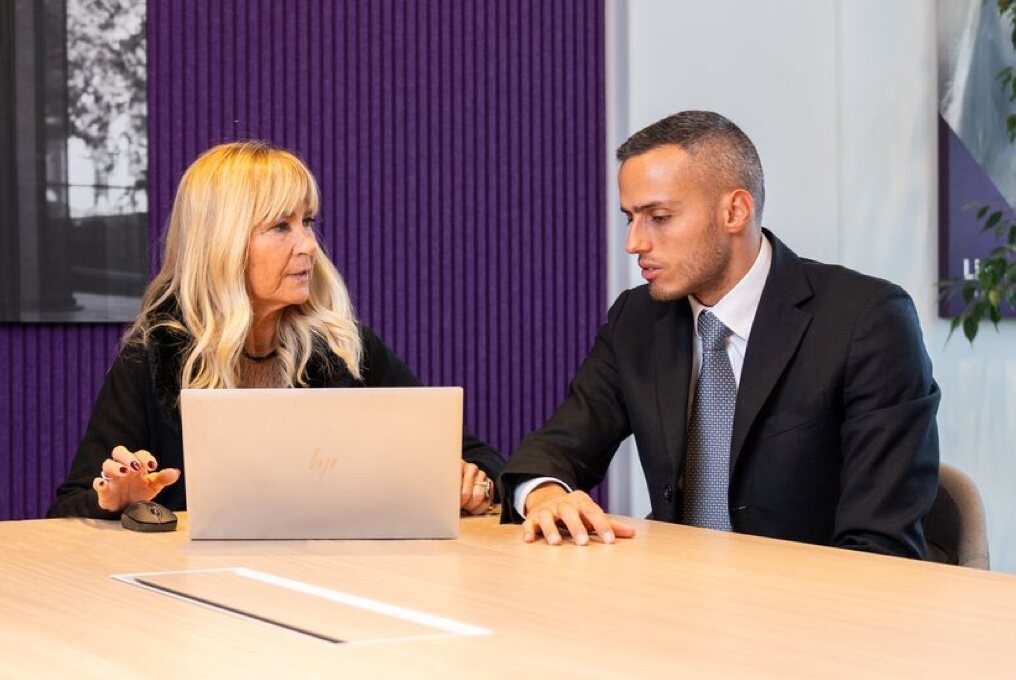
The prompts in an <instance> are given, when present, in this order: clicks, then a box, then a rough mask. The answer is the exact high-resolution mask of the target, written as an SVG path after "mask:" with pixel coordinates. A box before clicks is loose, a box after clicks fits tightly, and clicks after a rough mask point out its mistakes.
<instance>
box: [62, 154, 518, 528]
mask: <svg viewBox="0 0 1016 680" xmlns="http://www.w3.org/2000/svg"><path fill="white" fill-rule="evenodd" d="M317 210H318V189H317V184H316V182H315V181H314V177H313V176H312V175H311V173H310V171H309V170H308V169H307V167H306V165H304V164H303V162H302V161H300V160H299V159H298V158H297V157H296V156H294V155H293V154H291V153H289V152H287V151H284V150H281V149H277V148H274V147H272V146H269V145H268V144H265V143H262V142H236V143H231V144H222V145H220V146H216V147H214V148H212V149H210V150H208V151H207V152H205V153H204V154H203V155H202V156H201V157H200V158H198V159H197V160H196V161H195V162H194V163H193V164H192V165H191V166H190V168H188V169H187V171H186V172H185V173H184V175H183V178H182V179H181V181H180V187H179V189H178V190H177V194H176V198H175V200H174V203H173V210H172V213H171V215H170V220H169V230H168V232H167V235H166V252H165V258H164V261H163V265H162V269H161V270H160V271H159V273H158V275H156V277H155V279H154V280H153V281H152V283H151V284H150V285H149V286H148V289H147V291H146V292H145V296H144V299H143V301H142V305H141V312H140V313H139V314H138V317H137V319H136V320H135V321H134V324H133V325H132V326H131V328H130V329H129V330H128V331H127V334H126V335H125V338H124V343H123V346H122V349H121V351H120V354H119V356H118V357H117V359H116V361H115V362H114V363H113V366H112V368H111V369H110V371H109V373H108V375H107V376H106V381H105V384H104V385H103V387H102V390H101V391H100V392H99V396H98V399H97V400H96V403H95V407H94V409H93V411H92V416H91V419H90V421H89V424H88V429H87V430H86V432H85V436H84V438H83V439H82V441H81V444H80V446H79V447H78V452H77V455H76V456H75V458H74V462H73V463H72V465H71V469H70V472H69V474H68V477H67V480H66V481H65V482H64V484H63V485H61V486H60V488H59V489H57V498H56V501H55V502H54V503H53V505H52V506H51V507H50V509H49V513H48V515H49V516H50V517H60V516H78V517H97V518H109V519H113V518H116V517H118V516H119V514H120V512H121V511H122V510H123V509H124V508H126V507H127V506H128V505H130V504H131V503H134V502H137V501H143V500H152V499H156V500H158V501H159V502H160V503H162V504H163V505H165V506H166V507H168V508H170V509H171V510H183V509H185V508H186V498H185V496H184V485H183V484H182V483H178V482H179V480H180V477H181V474H182V472H183V471H182V465H183V452H182V449H183V444H182V438H181V430H180V412H179V403H178V402H179V396H180V389H181V388H185V387H186V388H205V389H216V388H235V387H261V388H265V387H279V388H285V387H296V388H301V387H311V388H313V387H381V386H399V385H419V384H420V382H419V380H417V378H416V377H415V376H414V375H413V374H412V372H410V370H409V369H408V368H407V367H406V365H405V364H404V363H403V362H402V361H401V360H400V359H399V358H398V357H396V356H395V355H394V354H393V353H392V352H391V351H390V350H389V349H388V348H387V347H385V345H384V344H383V343H382V342H381V341H380V340H379V339H378V337H377V336H376V335H374V333H372V332H371V331H370V329H369V328H367V327H366V326H364V325H363V324H359V323H357V321H356V318H355V315H354V312H353V306H352V304H351V303H350V299H349V294H348V292H347V291H346V287H345V284H344V283H343V281H342V277H341V276H340V275H339V272H338V271H337V270H336V269H335V266H334V265H333V264H332V263H331V262H330V261H329V259H328V258H327V257H326V256H325V254H324V253H322V252H321V251H320V249H319V247H318V243H317V240H316V237H315V235H314V228H313V226H314V216H315V215H316V214H317ZM160 466H161V468H160ZM502 466H503V463H502V459H501V457H500V455H498V453H497V452H496V451H494V450H493V449H492V448H491V447H490V446H488V445H487V444H485V443H483V442H482V441H480V440H478V439H476V438H475V437H473V436H472V435H470V434H469V433H468V432H466V433H464V436H463V464H462V485H461V495H460V505H461V507H462V508H463V509H464V510H466V511H468V512H472V513H479V512H483V511H485V510H486V509H487V508H488V507H489V506H490V504H491V502H492V501H493V495H494V494H493V486H492V483H491V481H490V480H492V479H495V478H496V477H497V475H498V474H499V473H500V471H501V468H502ZM156 497H157V498H156Z"/></svg>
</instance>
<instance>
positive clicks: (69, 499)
mask: <svg viewBox="0 0 1016 680" xmlns="http://www.w3.org/2000/svg"><path fill="white" fill-rule="evenodd" d="M149 380H150V379H149V376H148V368H147V363H146V361H145V359H144V352H143V350H142V349H141V348H140V347H138V346H135V345H128V346H126V347H124V348H123V349H122V350H121V351H120V354H119V355H118V356H117V358H116V360H115V361H114V362H113V365H112V367H110V369H109V372H108V373H107V374H106V380H105V382H104V383H103V385H102V389H100V390H99V396H98V397H97V398H96V400H95V406H94V407H93V408H92V415H91V417H90V418H89V420H88V428H87V429H86V430H85V436H84V437H83V438H82V439H81V443H80V445H79V446H78V451H77V454H76V455H75V456H74V461H73V462H72V463H71V469H70V472H69V473H68V474H67V479H66V481H64V483H63V484H61V485H60V487H59V488H57V491H56V500H55V501H54V502H53V504H52V505H51V506H50V507H49V510H48V511H47V513H46V516H47V517H92V518H96V519H116V518H118V517H119V516H120V513H119V512H110V511H108V510H103V509H102V508H100V507H99V496H98V494H97V493H96V492H95V490H94V489H93V488H92V480H93V479H95V478H96V477H98V476H99V473H100V472H101V470H102V462H103V461H104V460H106V459H107V458H109V455H110V453H112V451H113V449H114V448H115V447H117V446H120V445H123V446H126V447H127V448H128V449H130V450H131V451H137V450H138V449H146V450H147V449H149V435H148V421H147V418H146V415H145V401H144V394H145V390H146V389H147V387H146V386H147V385H148V383H149ZM154 455H156V456H158V453H154Z"/></svg>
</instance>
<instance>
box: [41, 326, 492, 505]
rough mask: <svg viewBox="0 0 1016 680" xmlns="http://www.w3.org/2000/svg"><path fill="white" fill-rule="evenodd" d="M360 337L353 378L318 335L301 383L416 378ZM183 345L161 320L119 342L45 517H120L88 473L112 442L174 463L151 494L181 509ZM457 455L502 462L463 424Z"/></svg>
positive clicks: (392, 383) (487, 465)
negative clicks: (134, 338) (175, 476)
mask: <svg viewBox="0 0 1016 680" xmlns="http://www.w3.org/2000/svg"><path fill="white" fill-rule="evenodd" d="M360 338H361V340H362V341H363V359H362V362H363V365H362V367H361V376H362V379H357V378H354V377H353V374H352V373H350V372H349V369H348V368H347V367H346V364H345V363H344V362H343V361H342V360H341V359H340V358H338V357H337V356H335V355H334V354H332V353H331V351H330V350H329V349H328V347H327V345H325V344H324V343H323V341H319V343H318V344H319V347H318V350H319V351H317V352H315V354H314V355H313V356H312V358H311V360H310V362H309V363H308V364H307V373H306V379H307V382H308V386H309V387H398V386H409V387H415V386H418V385H420V381H419V380H418V379H417V378H416V376H415V375H413V373H412V371H410V370H409V368H408V367H407V366H406V364H405V363H403V361H402V360H401V359H399V357H397V356H396V355H395V354H394V353H393V352H392V351H391V350H390V349H388V347H386V346H385V344H384V343H383V342H382V341H381V340H380V339H379V338H378V337H377V336H376V335H375V334H374V333H373V332H371V330H370V329H369V328H367V327H366V326H363V325H361V326H360ZM186 346H187V339H186V338H185V337H183V336H182V335H180V334H178V333H175V332H173V331H171V330H168V329H166V328H165V327H161V328H156V329H155V330H154V331H152V333H151V335H150V340H149V343H148V345H147V346H145V347H142V346H140V345H138V344H136V343H132V344H128V345H126V346H125V347H124V348H123V349H121V351H120V354H119V356H118V357H117V358H116V361H114V362H113V366H112V367H111V368H110V369H109V373H108V374H107V375H106V381H105V383H104V384H103V386H102V389H101V390H100V391H99V396H98V398H97V399H96V402H95V406H94V407H93V409H92V416H91V418H90V419H89V421H88V429H87V430H86V431H85V436H84V437H83V438H82V440H81V444H80V445H79V446H78V452H77V455H76V456H75V457H74V461H73V462H72V463H71V469H70V472H69V473H68V475H67V480H66V481H65V482H64V483H63V484H61V485H60V487H59V488H58V489H57V492H56V494H57V497H56V500H55V501H54V502H53V504H52V505H51V506H50V508H49V511H48V512H47V513H46V516H47V517H67V516H72V517H96V518H100V519H116V518H117V517H119V515H120V513H118V512H117V513H114V512H108V511H106V510H103V509H102V508H100V507H99V500H98V495H97V494H96V493H95V491H94V490H93V489H92V480H93V479H94V478H95V477H96V476H97V475H98V474H99V471H100V470H101V467H102V461H103V460H105V459H106V458H108V457H109V454H110V452H111V451H112V450H113V447H115V446H117V445H119V444H123V445H124V446H126V447H127V448H128V449H130V450H132V451H136V450H137V449H145V450H146V451H150V452H151V454H152V455H153V456H155V458H156V459H157V460H158V461H159V467H160V468H163V467H174V468H179V469H180V471H181V473H182V475H181V477H180V479H179V480H177V482H176V483H175V484H172V485H170V486H168V487H166V488H165V489H163V490H162V491H161V492H160V493H159V495H158V496H157V497H156V499H155V500H157V501H159V502H160V503H162V504H163V505H165V506H166V507H168V508H169V509H170V510H186V509H187V495H186V476H187V471H186V470H185V469H184V467H183V433H182V430H181V425H180V410H179V408H178V398H179V396H180V376H181V375H182V361H183V358H184V350H185V349H186ZM325 357H327V358H325ZM462 457H463V459H465V460H466V461H469V462H471V463H475V464H476V465H477V466H478V467H479V468H480V469H482V470H483V471H484V472H486V473H487V475H488V476H489V477H491V478H493V479H496V478H497V475H498V474H499V473H500V472H501V470H502V468H503V467H504V461H503V460H502V458H501V455H500V454H499V453H498V452H497V451H495V450H494V449H493V448H491V447H490V446H489V445H488V444H486V443H485V442H483V441H481V440H480V439H477V438H476V437H474V436H473V435H472V434H470V433H469V432H468V431H466V430H464V431H463V441H462ZM280 464H281V462H280Z"/></svg>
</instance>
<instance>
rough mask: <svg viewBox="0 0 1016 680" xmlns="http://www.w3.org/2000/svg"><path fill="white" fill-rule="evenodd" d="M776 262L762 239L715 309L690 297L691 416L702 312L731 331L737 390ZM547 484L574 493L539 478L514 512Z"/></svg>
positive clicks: (518, 496)
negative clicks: (749, 263) (746, 267)
mask: <svg viewBox="0 0 1016 680" xmlns="http://www.w3.org/2000/svg"><path fill="white" fill-rule="evenodd" d="M772 263H773V247H772V245H770V243H769V239H767V238H766V237H765V236H763V237H762V246H761V247H760V248H759V251H758V255H757V256H756V257H755V263H754V264H752V266H751V269H749V270H748V272H747V273H746V274H745V275H744V276H742V277H741V280H740V281H738V282H737V283H736V284H735V285H734V287H733V288H731V289H730V290H729V291H727V294H726V295H724V296H723V297H722V298H720V300H719V301H718V302H717V303H716V304H715V305H713V306H712V307H706V306H705V305H703V304H702V303H701V302H699V301H698V300H696V299H695V296H694V295H689V296H688V302H689V303H690V304H691V312H692V316H693V317H694V319H695V333H694V343H693V345H694V357H693V358H692V367H691V380H690V381H689V383H688V414H687V415H691V406H692V402H693V400H694V399H695V387H696V384H697V383H698V374H699V369H700V368H701V366H702V338H701V337H699V334H698V318H699V314H701V313H702V310H704V309H708V310H709V311H710V312H712V313H713V315H714V316H715V317H716V318H717V319H719V320H720V321H721V322H722V323H723V325H724V326H726V327H727V328H729V329H730V330H731V335H730V336H729V337H728V338H727V356H728V357H730V368H731V369H733V371H734V382H735V383H737V385H738V387H740V385H741V368H742V367H743V366H744V355H745V352H746V351H747V349H748V337H749V336H750V335H751V327H752V324H754V323H755V312H757V311H758V303H759V300H760V299H761V298H762V289H763V288H764V287H765V285H766V278H768V276H769V268H770V267H771V266H772ZM545 482H556V483H558V484H560V485H561V486H563V487H564V488H565V489H568V491H569V492H571V490H572V489H571V487H569V486H568V485H567V484H565V483H564V482H562V481H561V480H560V479H556V478H554V477H537V478H535V479H530V480H528V481H526V482H523V483H522V484H519V485H518V486H517V487H515V497H514V499H513V500H514V502H515V510H516V511H517V512H518V513H519V515H520V516H521V517H525V516H526V513H525V510H526V497H527V496H528V495H529V494H530V492H532V490H533V489H535V488H536V487H537V486H539V485H540V484H543V483H545Z"/></svg>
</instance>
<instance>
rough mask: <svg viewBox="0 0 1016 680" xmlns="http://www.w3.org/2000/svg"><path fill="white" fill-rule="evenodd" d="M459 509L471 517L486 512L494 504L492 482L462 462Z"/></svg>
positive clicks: (473, 467) (478, 470)
mask: <svg viewBox="0 0 1016 680" xmlns="http://www.w3.org/2000/svg"><path fill="white" fill-rule="evenodd" d="M460 489H461V490H460V493H459V507H460V508H462V509H463V510H465V511H466V512H468V513H469V514H471V515H480V514H482V513H484V512H487V509H488V508H490V505H491V503H493V502H494V482H493V480H491V479H490V478H489V477H487V474H486V473H485V472H484V471H483V470H481V469H480V468H478V467H476V465H474V464H473V463H467V462H466V461H462V486H461V487H460Z"/></svg>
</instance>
